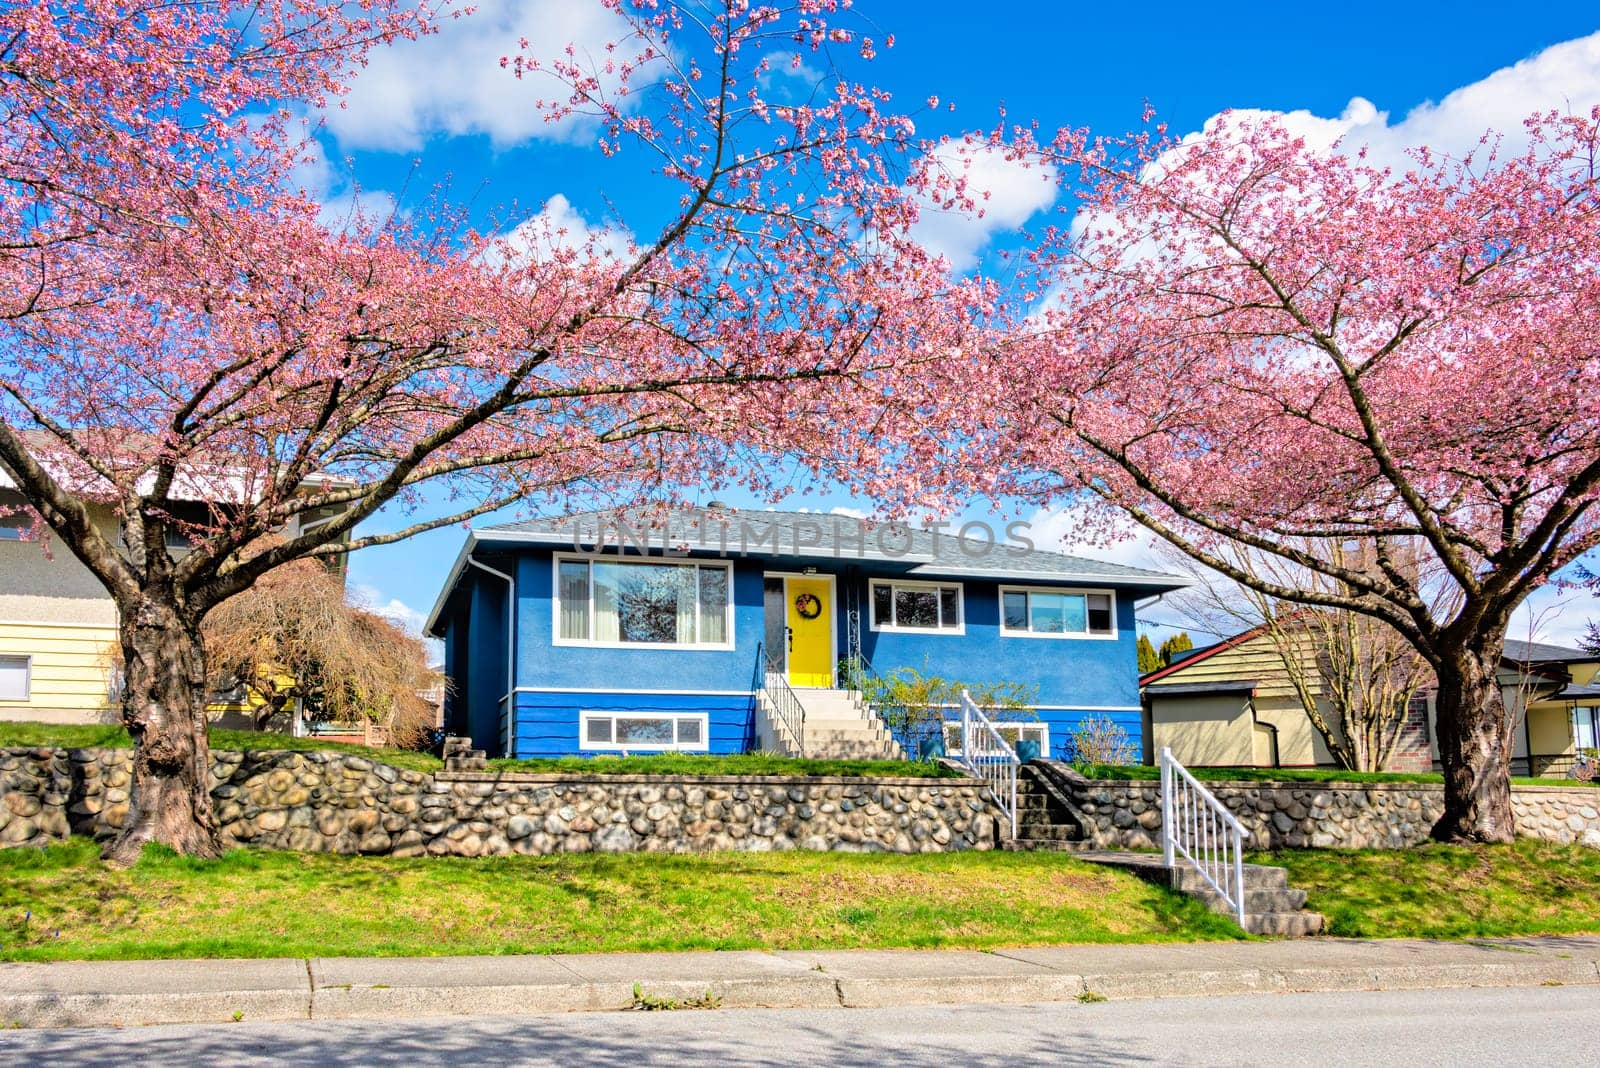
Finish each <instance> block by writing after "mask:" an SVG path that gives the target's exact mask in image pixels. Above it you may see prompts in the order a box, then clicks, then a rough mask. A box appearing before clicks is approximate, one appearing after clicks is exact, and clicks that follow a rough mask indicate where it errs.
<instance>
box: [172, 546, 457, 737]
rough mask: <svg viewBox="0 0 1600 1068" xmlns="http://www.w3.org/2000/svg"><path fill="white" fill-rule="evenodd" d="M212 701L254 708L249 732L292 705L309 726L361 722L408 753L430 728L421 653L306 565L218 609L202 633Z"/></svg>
mask: <svg viewBox="0 0 1600 1068" xmlns="http://www.w3.org/2000/svg"><path fill="white" fill-rule="evenodd" d="M201 634H202V636H203V638H204V640H205V650H206V663H207V666H208V668H209V671H210V685H211V687H212V689H213V691H214V692H224V691H228V690H233V689H236V688H242V689H244V690H245V691H246V692H247V694H250V695H253V696H254V697H255V698H256V699H257V700H258V701H259V702H260V705H259V707H258V708H257V710H256V711H255V712H254V713H253V714H254V717H255V719H256V723H257V726H258V727H265V726H266V724H267V722H268V721H269V720H271V719H272V718H274V717H275V716H279V715H281V714H283V713H284V712H286V711H287V710H289V708H290V707H291V706H292V705H293V703H294V702H296V701H299V702H300V703H301V705H302V707H303V709H304V712H305V715H306V717H307V718H308V719H313V720H332V721H337V722H344V723H350V722H360V721H363V720H366V721H371V722H374V723H382V724H385V725H387V726H388V727H389V728H390V731H391V735H392V737H393V738H394V740H395V742H396V743H397V744H399V745H403V746H412V745H416V744H418V743H419V742H421V741H422V740H424V738H425V736H426V732H427V730H428V728H430V727H432V726H433V725H434V718H435V715H436V711H437V710H436V709H435V708H434V706H433V705H432V703H431V702H429V701H428V700H427V699H426V698H425V697H423V696H422V694H423V692H425V691H427V690H428V689H429V688H430V687H431V686H432V683H433V672H432V671H431V670H430V668H429V666H428V654H427V647H426V646H425V645H424V644H423V642H422V641H421V640H420V639H418V638H414V637H412V636H411V635H409V634H407V633H406V632H405V631H404V630H402V629H401V628H400V627H398V626H396V625H395V624H394V623H392V622H390V621H389V620H387V619H384V618H383V617H382V616H380V615H378V614H377V613H375V612H371V611H368V610H366V609H364V608H362V607H360V606H358V605H353V604H351V603H349V602H348V601H347V600H346V598H345V591H344V583H343V582H342V581H340V579H339V577H338V576H337V575H334V574H332V573H330V572H329V571H328V569H327V568H325V567H323V566H322V565H321V564H318V563H316V562H314V561H310V560H298V561H295V562H294V563H291V564H287V565H285V566H283V567H281V568H279V569H277V570H276V571H274V572H272V573H271V574H269V575H267V576H266V577H264V578H263V579H262V580H261V581H260V582H258V583H256V585H255V586H254V587H253V588H252V589H251V590H250V591H249V592H247V593H243V594H240V595H239V596H238V597H234V598H231V599H229V600H228V601H225V602H223V603H222V604H221V605H219V606H217V609H216V611H214V612H212V613H211V614H210V615H208V616H207V617H206V621H205V624H204V625H203V626H202V628H201Z"/></svg>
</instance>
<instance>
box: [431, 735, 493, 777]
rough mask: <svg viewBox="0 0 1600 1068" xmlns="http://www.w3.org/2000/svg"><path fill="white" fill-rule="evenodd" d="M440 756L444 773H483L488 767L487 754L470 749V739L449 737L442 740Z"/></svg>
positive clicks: (479, 750)
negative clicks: (442, 746) (442, 747)
mask: <svg viewBox="0 0 1600 1068" xmlns="http://www.w3.org/2000/svg"><path fill="white" fill-rule="evenodd" d="M441 755H442V756H443V757H444V770H446V771H483V770H484V769H486V768H487V767H488V766H489V760H488V754H487V753H485V752H484V751H483V750H482V749H474V748H472V739H471V738H461V737H458V736H456V735H451V736H449V737H448V738H446V739H445V740H444V749H443V750H442V753H441Z"/></svg>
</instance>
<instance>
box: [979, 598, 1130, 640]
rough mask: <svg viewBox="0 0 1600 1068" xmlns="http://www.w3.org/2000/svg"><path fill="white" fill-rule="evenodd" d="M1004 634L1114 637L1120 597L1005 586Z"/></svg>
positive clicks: (1002, 621)
mask: <svg viewBox="0 0 1600 1068" xmlns="http://www.w3.org/2000/svg"><path fill="white" fill-rule="evenodd" d="M1000 631H1001V633H1003V634H1011V635H1019V636H1023V637H1039V638H1114V637H1116V634H1117V618H1116V597H1115V595H1114V594H1112V593H1111V591H1109V590H1050V589H1028V588H1022V587H1016V586H1002V587H1000Z"/></svg>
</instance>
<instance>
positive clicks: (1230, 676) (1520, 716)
mask: <svg viewBox="0 0 1600 1068" xmlns="http://www.w3.org/2000/svg"><path fill="white" fill-rule="evenodd" d="M1312 655H1314V653H1313V651H1312V649H1311V648H1310V644H1309V643H1307V651H1306V656H1307V657H1308V658H1309V657H1311V656H1312ZM1597 674H1600V658H1597V657H1595V656H1594V655H1593V654H1590V653H1584V652H1581V651H1579V650H1576V649H1567V648H1564V647H1562V646H1556V645H1547V644H1544V643H1539V642H1518V641H1507V642H1506V659H1505V661H1504V663H1503V666H1502V669H1501V671H1500V686H1501V690H1502V692H1503V693H1504V695H1505V700H1506V706H1507V708H1508V709H1510V710H1511V714H1512V717H1513V721H1514V722H1515V723H1516V727H1517V729H1516V737H1515V752H1514V754H1513V763H1512V771H1513V773H1514V774H1518V775H1543V776H1552V777H1560V776H1564V775H1566V774H1568V773H1569V772H1570V771H1571V770H1572V766H1573V762H1574V760H1575V758H1576V756H1577V754H1578V752H1579V751H1580V750H1584V749H1592V748H1593V747H1594V745H1595V744H1596V741H1597V738H1596V735H1597V734H1600V678H1597V677H1596V676H1597ZM1139 693H1140V703H1141V705H1142V708H1143V716H1144V737H1145V747H1146V751H1145V753H1144V759H1145V762H1146V763H1153V762H1154V761H1155V755H1156V754H1157V753H1159V752H1160V751H1161V749H1162V748H1163V747H1167V748H1170V749H1171V750H1172V755H1173V756H1175V757H1176V758H1177V759H1178V760H1180V761H1181V762H1183V763H1184V764H1189V765H1194V766H1209V767H1260V768H1271V767H1285V768H1292V767H1332V766H1334V761H1333V755H1332V754H1331V753H1329V751H1328V747H1327V745H1326V743H1325V742H1324V741H1323V739H1322V736H1321V735H1320V734H1318V733H1317V731H1316V729H1315V728H1314V727H1313V726H1312V725H1311V720H1310V719H1309V718H1308V717H1307V716H1306V714H1305V710H1304V709H1303V708H1302V707H1301V705H1300V700H1299V698H1298V697H1297V696H1296V695H1295V692H1294V688H1293V686H1292V685H1291V684H1290V681H1289V673H1288V671H1287V670H1285V668H1284V666H1283V661H1282V660H1281V659H1280V658H1279V655H1278V651H1277V648H1276V647H1275V646H1274V645H1273V643H1272V640H1271V638H1270V637H1269V636H1268V635H1267V634H1266V633H1265V631H1264V630H1263V629H1262V628H1260V627H1256V628H1252V629H1250V630H1247V631H1244V632H1242V633H1240V634H1236V635H1234V636H1233V637H1231V638H1227V639H1225V640H1223V641H1220V642H1217V643H1216V644H1214V645H1208V646H1203V647H1201V648H1198V649H1193V650H1190V651H1189V652H1187V653H1185V654H1184V655H1183V656H1182V658H1181V659H1178V660H1175V661H1174V662H1173V663H1172V664H1170V665H1168V666H1167V667H1164V668H1161V669H1159V670H1156V671H1152V672H1150V673H1149V674H1147V675H1145V676H1144V677H1143V678H1141V679H1140V680H1139ZM1438 756H1439V754H1438V747H1437V741H1436V737H1435V731H1434V709H1433V695H1432V693H1431V691H1424V692H1422V693H1419V694H1418V695H1417V697H1416V698H1414V699H1413V700H1412V702H1411V705H1410V707H1409V708H1408V709H1407V716H1406V722H1405V725H1404V726H1403V728H1402V735H1401V739H1400V742H1399V743H1398V744H1397V745H1396V747H1395V751H1394V754H1393V755H1392V756H1391V758H1390V761H1389V765H1388V767H1387V769H1386V770H1389V771H1429V770H1432V769H1434V768H1436V767H1437V764H1438Z"/></svg>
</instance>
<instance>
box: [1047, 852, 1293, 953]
mask: <svg viewBox="0 0 1600 1068" xmlns="http://www.w3.org/2000/svg"><path fill="white" fill-rule="evenodd" d="M1078 859H1080V860H1087V861H1089V862H1091V863H1094V864H1105V865H1108V866H1110V867H1113V868H1122V869H1124V870H1126V871H1131V872H1133V873H1134V874H1135V875H1137V876H1139V877H1140V878H1141V879H1145V880H1148V881H1149V882H1153V883H1158V884H1160V885H1162V886H1165V887H1168V888H1170V889H1173V890H1176V891H1178V892H1179V893H1182V894H1187V895H1188V896H1189V897H1192V898H1194V899H1195V900H1197V901H1200V902H1202V903H1203V904H1204V905H1205V906H1206V907H1207V908H1209V909H1210V910H1211V911H1212V912H1216V913H1220V914H1222V915H1224V916H1231V915H1233V910H1232V909H1231V908H1229V907H1228V905H1227V903H1226V902H1224V901H1223V900H1222V895H1221V894H1219V893H1217V892H1216V891H1215V890H1213V889H1212V888H1211V885H1210V884H1209V883H1207V882H1206V880H1205V877H1204V876H1203V875H1201V874H1200V873H1199V872H1198V871H1196V870H1195V869H1194V868H1193V867H1192V866H1190V865H1189V864H1186V863H1183V862H1181V861H1180V862H1179V864H1178V865H1177V866H1176V867H1172V868H1169V867H1167V866H1166V865H1165V864H1163V863H1162V862H1161V855H1160V854H1158V853H1119V852H1114V851H1109V850H1107V851H1101V850H1085V851H1083V852H1080V853H1078ZM1305 903H1306V892H1305V891H1304V890H1296V889H1295V888H1294V887H1292V886H1290V885H1289V873H1288V872H1287V871H1285V870H1284V869H1282V868H1274V867H1269V866H1267V865H1264V864H1246V865H1245V866H1244V929H1245V930H1246V931H1247V932H1248V933H1250V934H1255V935H1278V936H1280V937H1283V938H1303V937H1305V936H1307V935H1314V934H1318V933H1320V932H1321V930H1322V926H1323V918H1322V914H1321V913H1319V912H1307V911H1305V909H1304V907H1303V906H1304V905H1305Z"/></svg>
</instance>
